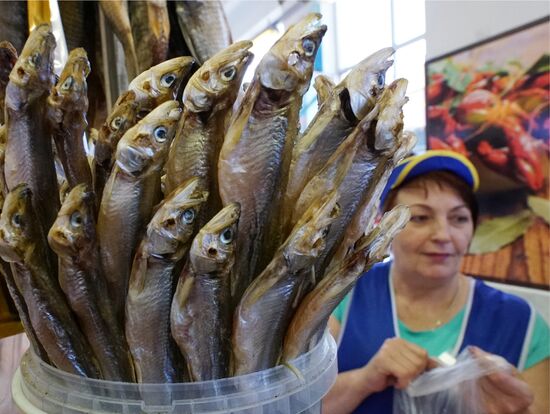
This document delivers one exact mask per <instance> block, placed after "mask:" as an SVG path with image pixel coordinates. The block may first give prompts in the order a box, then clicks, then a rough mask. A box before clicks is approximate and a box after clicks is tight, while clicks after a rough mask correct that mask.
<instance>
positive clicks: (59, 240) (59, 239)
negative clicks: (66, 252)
mask: <svg viewBox="0 0 550 414" xmlns="http://www.w3.org/2000/svg"><path fill="white" fill-rule="evenodd" d="M48 240H49V241H50V243H52V244H53V245H55V246H56V247H58V248H65V249H67V248H70V247H71V246H73V243H74V240H73V238H72V237H71V236H70V235H67V234H66V233H65V232H64V231H63V230H62V229H56V228H52V229H51V230H50V233H49V234H48Z"/></svg>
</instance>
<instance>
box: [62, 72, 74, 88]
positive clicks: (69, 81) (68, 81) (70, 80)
mask: <svg viewBox="0 0 550 414" xmlns="http://www.w3.org/2000/svg"><path fill="white" fill-rule="evenodd" d="M73 82H74V79H73V77H72V76H69V77H68V78H67V79H65V82H63V84H62V85H61V90H62V91H67V90H69V89H71V86H73Z"/></svg>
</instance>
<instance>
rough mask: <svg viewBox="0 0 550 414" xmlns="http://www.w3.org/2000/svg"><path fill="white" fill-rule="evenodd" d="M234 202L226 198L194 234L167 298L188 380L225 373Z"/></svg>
mask: <svg viewBox="0 0 550 414" xmlns="http://www.w3.org/2000/svg"><path fill="white" fill-rule="evenodd" d="M240 212H241V209H240V206H239V205H238V204H237V203H231V204H228V205H227V206H226V207H225V208H223V209H222V210H221V211H220V212H219V213H218V214H217V215H216V216H215V217H214V218H212V220H210V221H209V222H208V223H207V224H206V225H205V226H204V227H203V228H202V229H201V230H200V232H199V234H198V235H197V236H196V237H195V239H194V240H193V245H192V246H191V251H190V252H189V260H188V261H187V264H186V267H185V268H184V269H183V271H182V273H181V275H180V278H179V281H178V287H177V290H176V294H175V295H174V300H173V302H172V311H171V316H170V317H171V326H172V335H173V337H174V339H175V340H176V342H177V344H178V346H179V349H180V350H181V353H182V355H183V356H184V357H185V360H186V361H187V368H188V370H189V377H190V379H191V380H192V381H205V380H211V379H218V378H225V377H227V376H229V374H230V372H229V361H230V337H231V322H232V318H231V316H232V314H231V295H230V293H231V291H230V284H229V282H230V280H229V276H230V274H231V269H232V267H233V264H234V261H235V244H236V243H235V242H236V236H237V224H238V221H239V216H240Z"/></svg>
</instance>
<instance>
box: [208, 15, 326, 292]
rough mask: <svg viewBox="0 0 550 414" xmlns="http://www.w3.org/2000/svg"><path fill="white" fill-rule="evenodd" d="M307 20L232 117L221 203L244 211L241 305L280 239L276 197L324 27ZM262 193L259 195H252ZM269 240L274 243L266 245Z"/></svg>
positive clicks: (291, 32)
mask: <svg viewBox="0 0 550 414" xmlns="http://www.w3.org/2000/svg"><path fill="white" fill-rule="evenodd" d="M320 18H321V16H320V15H319V14H310V15H308V16H306V17H305V18H304V19H302V20H301V21H300V22H298V23H297V24H295V25H294V26H292V27H290V28H289V29H288V31H287V32H286V33H285V34H284V35H283V36H282V37H281V38H280V39H279V40H278V41H277V42H276V43H275V44H274V45H273V47H272V48H271V49H270V51H269V52H268V53H267V54H266V55H265V56H264V58H263V59H262V61H261V62H260V64H259V65H258V68H257V69H256V73H255V75H254V79H253V81H252V83H251V85H250V86H249V87H248V88H247V90H246V93H245V96H244V98H243V100H242V102H241V106H240V107H239V109H238V110H237V112H236V113H235V114H234V115H233V118H232V120H231V124H230V126H229V129H228V131H227V133H226V135H225V138H224V143H223V146H222V149H221V151H220V158H219V161H218V181H219V186H220V195H221V198H222V202H223V203H224V204H227V203H229V202H231V201H237V202H239V203H240V204H241V219H240V221H239V240H238V245H239V247H238V249H237V252H238V256H237V261H236V264H235V268H234V272H235V274H234V275H233V276H232V279H233V280H232V291H233V294H234V297H235V298H236V300H237V301H238V298H239V297H240V295H241V294H242V292H243V291H244V289H245V288H246V286H248V284H249V283H250V281H251V280H252V279H253V278H254V277H255V276H256V275H257V274H258V272H259V271H260V270H261V268H262V267H263V266H265V265H266V264H267V263H268V262H269V260H270V259H271V255H272V254H273V252H274V250H275V249H276V247H278V246H276V245H277V244H278V243H277V241H278V240H279V238H280V235H279V232H278V231H277V230H278V224H279V223H278V220H276V222H274V223H273V224H272V226H273V229H271V228H270V227H271V224H270V223H269V219H270V217H274V218H275V219H276V218H278V205H279V203H280V199H279V196H278V195H277V194H278V192H281V193H284V188H285V186H286V181H285V180H286V177H287V174H288V166H289V165H290V158H291V154H292V145H293V144H294V139H295V136H296V134H297V131H298V115H299V110H300V107H301V102H302V95H303V94H304V93H305V91H306V90H307V88H308V87H309V82H310V80H311V76H312V72H313V61H314V59H315V55H316V53H317V51H318V48H319V45H320V42H321V40H322V38H323V36H324V34H325V31H326V26H324V25H322V24H321V22H320ZM251 188H261V189H262V192H261V193H255V192H254V191H250V189H251ZM266 233H270V234H271V235H272V236H273V237H271V239H272V240H273V242H271V241H270V240H268V242H267V243H264V238H265V237H266Z"/></svg>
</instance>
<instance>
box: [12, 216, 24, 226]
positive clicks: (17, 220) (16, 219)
mask: <svg viewBox="0 0 550 414" xmlns="http://www.w3.org/2000/svg"><path fill="white" fill-rule="evenodd" d="M11 223H12V224H13V225H14V226H15V227H21V226H22V225H23V218H22V217H21V214H14V215H13V217H12V218H11Z"/></svg>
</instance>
